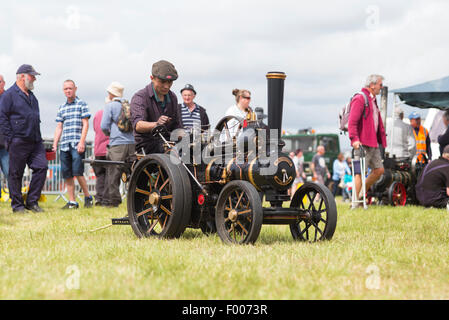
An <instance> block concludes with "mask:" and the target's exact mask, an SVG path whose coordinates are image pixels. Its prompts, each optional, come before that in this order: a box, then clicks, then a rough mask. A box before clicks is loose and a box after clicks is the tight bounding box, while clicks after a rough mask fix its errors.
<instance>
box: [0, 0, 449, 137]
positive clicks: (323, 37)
mask: <svg viewBox="0 0 449 320" xmlns="http://www.w3.org/2000/svg"><path fill="white" fill-rule="evenodd" d="M448 9H449V3H447V2H446V1H426V2H422V1H405V0H401V1H395V2H394V3H392V2H391V1H355V0H350V1H344V2H333V1H314V2H297V1H286V0H279V1H276V2H273V1H268V0H263V1H234V0H232V1H213V2H212V1H203V0H201V1H190V2H185V1H178V0H175V1H170V2H164V3H162V2H161V3H154V2H151V3H142V2H136V1H127V2H126V3H123V2H121V1H112V2H109V1H108V2H101V1H100V2H97V1H96V2H90V1H79V2H76V3H75V4H74V5H68V4H67V3H63V2H56V1H52V2H45V3H39V4H37V3H35V2H32V1H25V2H23V3H21V4H7V5H6V9H5V10H2V12H0V21H6V22H7V23H6V26H5V27H4V32H2V35H0V41H2V43H3V44H4V50H2V52H0V73H4V74H5V77H6V79H7V81H8V80H9V83H11V81H12V80H13V79H14V76H15V74H14V73H15V70H16V69H17V67H18V66H19V65H20V64H22V63H31V64H33V66H34V67H35V68H36V69H37V70H38V71H39V72H41V73H42V76H41V77H39V78H38V81H37V82H36V90H35V93H36V95H37V97H38V99H39V101H40V107H41V113H42V114H43V115H45V116H43V124H42V132H43V134H44V135H45V136H47V137H52V136H53V131H54V127H55V123H54V116H55V115H56V109H57V107H58V105H60V104H62V103H63V102H64V96H63V94H62V89H61V87H62V81H64V80H65V79H68V78H70V79H73V80H75V81H76V83H77V85H78V94H79V96H80V97H81V98H82V99H84V100H86V101H87V102H88V103H89V106H90V108H91V111H92V113H94V112H95V111H96V110H99V109H100V108H102V107H103V103H104V96H105V88H106V87H107V86H108V85H109V83H110V82H112V81H120V82H121V83H123V84H124V85H125V96H126V97H127V98H128V99H130V98H131V96H132V94H133V93H134V92H136V91H137V90H139V89H141V88H142V87H144V86H145V85H146V84H147V83H148V81H149V74H150V69H151V65H152V63H153V62H155V61H157V60H159V59H166V60H169V61H171V62H173V63H174V64H175V66H176V68H177V69H178V72H179V75H180V76H179V79H178V80H177V81H176V82H175V83H174V85H173V88H172V89H173V91H174V92H175V93H176V94H177V95H178V97H179V98H180V95H179V90H180V89H181V88H182V87H183V86H184V85H185V84H186V83H192V84H193V85H194V86H195V88H196V89H197V91H198V95H197V101H198V103H199V104H201V105H203V106H204V107H206V108H207V110H208V113H209V117H210V119H211V122H212V123H216V122H218V120H219V119H220V118H221V116H222V115H223V114H224V111H225V109H226V108H227V107H229V106H230V105H231V104H233V103H234V97H233V96H232V95H231V91H232V89H233V88H246V89H249V90H250V91H251V92H252V96H253V101H252V104H253V106H258V107H264V108H265V109H266V100H267V99H266V80H265V74H266V72H268V71H273V70H278V71H284V72H286V74H287V80H286V85H285V95H284V96H285V101H284V127H285V128H287V129H299V128H304V127H314V128H316V129H317V130H318V131H324V130H326V131H328V130H330V129H331V128H334V132H336V131H337V115H338V111H339V110H340V108H341V107H342V106H343V105H344V104H345V103H346V102H347V101H348V99H349V98H350V97H351V96H352V94H354V93H355V92H357V91H359V90H360V88H361V86H362V85H363V82H364V80H365V78H366V76H367V75H368V74H371V73H380V74H383V75H384V76H385V77H386V84H387V85H388V86H389V87H390V88H391V89H394V88H398V87H403V86H408V85H412V84H414V83H418V82H423V81H427V80H432V79H435V78H440V77H443V76H446V75H447V74H446V72H447V70H449V68H448V67H449V61H448V59H447V57H446V56H447V52H448V51H449V50H448V49H449V44H448V43H447V41H444V39H446V35H445V30H447V29H448V28H447V21H446V18H445V16H444V15H442V14H441V12H447V11H448ZM6 12H7V13H6ZM24 15H25V16H27V17H28V18H27V19H23V18H21V17H23V16H24ZM4 19H5V20H4ZM390 103H391V101H390ZM390 109H391V108H390ZM89 138H90V139H92V138H93V131H92V130H91V131H90V133H89Z"/></svg>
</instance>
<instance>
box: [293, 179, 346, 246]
mask: <svg viewBox="0 0 449 320" xmlns="http://www.w3.org/2000/svg"><path fill="white" fill-rule="evenodd" d="M290 208H298V209H299V210H300V211H302V212H304V213H306V216H307V217H306V218H300V219H299V220H298V221H297V222H296V223H293V224H291V225H290V231H291V234H292V236H293V238H294V239H295V240H300V241H309V242H316V241H321V240H330V239H332V236H333V235H334V232H335V228H336V227H337V206H336V204H335V199H334V197H333V196H332V193H331V192H330V191H329V189H328V188H327V187H325V186H324V185H322V184H318V183H313V182H306V183H305V184H303V185H302V186H301V187H300V188H299V189H298V190H297V191H296V192H295V194H294V196H293V199H292V201H291V204H290Z"/></svg>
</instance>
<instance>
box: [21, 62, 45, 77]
mask: <svg viewBox="0 0 449 320" xmlns="http://www.w3.org/2000/svg"><path fill="white" fill-rule="evenodd" d="M22 73H26V74H31V75H33V76H40V75H41V74H40V73H39V72H36V70H34V68H33V66H32V65H30V64H22V65H21V66H20V67H19V69H17V72H16V74H22Z"/></svg>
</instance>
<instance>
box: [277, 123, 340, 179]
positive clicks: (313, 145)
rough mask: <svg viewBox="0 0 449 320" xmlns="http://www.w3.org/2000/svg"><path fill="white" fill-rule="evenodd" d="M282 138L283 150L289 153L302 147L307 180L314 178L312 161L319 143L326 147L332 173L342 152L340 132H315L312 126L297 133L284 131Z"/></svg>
mask: <svg viewBox="0 0 449 320" xmlns="http://www.w3.org/2000/svg"><path fill="white" fill-rule="evenodd" d="M282 140H284V142H285V147H284V149H283V151H284V152H285V153H287V154H288V153H290V152H291V151H295V150H297V149H302V151H303V154H304V172H305V173H306V175H307V180H311V179H312V171H311V170H310V163H311V161H312V158H313V156H314V155H315V154H316V149H317V147H318V146H319V145H323V146H324V147H325V148H326V153H325V155H324V160H325V161H326V165H327V168H328V169H329V172H330V173H331V174H332V166H333V163H334V161H335V159H337V156H338V154H339V153H340V139H339V135H338V134H334V133H315V131H314V130H312V129H311V128H307V129H302V130H298V132H297V133H288V132H287V133H284V134H283V135H282Z"/></svg>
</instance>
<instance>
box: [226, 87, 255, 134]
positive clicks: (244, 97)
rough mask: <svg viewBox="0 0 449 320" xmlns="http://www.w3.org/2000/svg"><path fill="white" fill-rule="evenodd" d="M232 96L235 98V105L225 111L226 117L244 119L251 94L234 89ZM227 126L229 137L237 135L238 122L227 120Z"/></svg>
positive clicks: (243, 90) (247, 91)
mask: <svg viewBox="0 0 449 320" xmlns="http://www.w3.org/2000/svg"><path fill="white" fill-rule="evenodd" d="M232 94H233V95H234V96H235V101H236V104H235V105H233V106H230V107H229V108H228V110H226V116H235V117H239V118H242V119H246V116H247V114H248V108H249V103H250V101H251V92H250V91H249V90H246V89H234V90H232ZM227 124H228V128H229V131H230V133H231V136H234V135H235V134H236V133H237V130H238V126H239V122H238V121H237V120H236V119H232V120H229V121H228V123H227Z"/></svg>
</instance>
